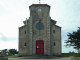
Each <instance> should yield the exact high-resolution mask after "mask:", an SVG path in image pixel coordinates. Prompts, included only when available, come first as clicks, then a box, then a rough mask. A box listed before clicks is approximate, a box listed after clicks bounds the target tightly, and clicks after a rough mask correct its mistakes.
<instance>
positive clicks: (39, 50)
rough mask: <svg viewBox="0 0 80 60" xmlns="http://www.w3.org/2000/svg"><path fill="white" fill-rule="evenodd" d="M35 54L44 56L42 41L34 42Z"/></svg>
mask: <svg viewBox="0 0 80 60" xmlns="http://www.w3.org/2000/svg"><path fill="white" fill-rule="evenodd" d="M36 54H44V41H43V40H37V41H36Z"/></svg>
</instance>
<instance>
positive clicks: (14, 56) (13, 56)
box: [8, 55, 18, 58]
mask: <svg viewBox="0 0 80 60" xmlns="http://www.w3.org/2000/svg"><path fill="white" fill-rule="evenodd" d="M8 57H11V58H16V57H18V55H12V56H8Z"/></svg>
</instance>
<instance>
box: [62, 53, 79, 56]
mask: <svg viewBox="0 0 80 60" xmlns="http://www.w3.org/2000/svg"><path fill="white" fill-rule="evenodd" d="M76 54H77V53H62V56H65V57H69V56H75V55H76Z"/></svg>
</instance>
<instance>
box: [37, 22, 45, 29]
mask: <svg viewBox="0 0 80 60" xmlns="http://www.w3.org/2000/svg"><path fill="white" fill-rule="evenodd" d="M36 28H37V29H38V30H42V29H43V28H44V25H43V23H41V22H39V23H37V24H36Z"/></svg>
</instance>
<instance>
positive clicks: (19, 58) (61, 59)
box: [8, 57, 71, 60]
mask: <svg viewBox="0 0 80 60" xmlns="http://www.w3.org/2000/svg"><path fill="white" fill-rule="evenodd" d="M8 60H71V57H62V58H59V57H55V58H53V59H44V58H43V59H41V58H40V59H38V58H37V59H26V57H23V58H22V57H18V58H8Z"/></svg>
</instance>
